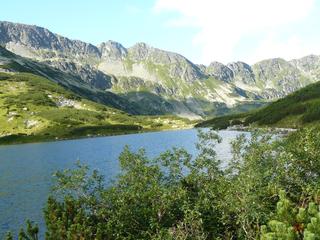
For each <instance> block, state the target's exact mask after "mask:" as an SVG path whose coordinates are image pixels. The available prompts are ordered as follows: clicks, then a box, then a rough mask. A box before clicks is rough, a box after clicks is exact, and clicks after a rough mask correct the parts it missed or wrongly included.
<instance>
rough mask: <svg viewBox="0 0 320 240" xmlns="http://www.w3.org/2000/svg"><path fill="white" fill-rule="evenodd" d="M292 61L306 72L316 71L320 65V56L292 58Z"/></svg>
mask: <svg viewBox="0 0 320 240" xmlns="http://www.w3.org/2000/svg"><path fill="white" fill-rule="evenodd" d="M290 62H291V63H292V64H293V65H295V66H296V67H297V68H299V69H300V70H302V71H304V72H314V71H316V70H318V69H319V67H320V56H318V55H308V56H305V57H303V58H300V59H294V60H291V61H290Z"/></svg>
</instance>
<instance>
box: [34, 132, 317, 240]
mask: <svg viewBox="0 0 320 240" xmlns="http://www.w3.org/2000/svg"><path fill="white" fill-rule="evenodd" d="M220 140H221V139H220V138H219V137H218V135H217V134H216V133H215V132H213V131H208V132H200V133H199V143H198V144H197V148H198V154H197V156H195V157H192V156H191V155H190V154H189V153H188V152H187V151H186V150H184V149H180V148H174V149H172V150H170V151H166V152H164V153H162V154H161V155H160V156H159V157H157V158H155V159H150V158H148V157H147V156H146V153H145V151H144V150H140V151H138V152H131V151H130V149H129V148H128V147H126V148H125V149H124V151H123V152H122V154H121V155H120V157H119V162H120V167H121V174H120V175H119V176H118V178H117V179H115V181H114V182H113V183H105V182H104V179H103V176H102V175H101V174H99V173H98V172H97V171H92V170H90V169H88V167H86V166H83V165H81V164H79V163H78V164H77V167H76V168H75V169H71V170H65V171H60V172H58V173H57V174H56V178H55V179H56V186H55V189H54V192H53V193H52V196H51V197H50V198H49V199H48V203H47V206H46V208H45V211H44V212H45V220H46V225H47V231H46V239H50V240H51V239H52V240H53V239H95V240H98V239H199V240H200V239H259V238H261V239H303V238H305V239H318V235H317V234H318V232H317V231H318V230H317V229H319V228H318V225H317V224H318V223H319V220H320V219H318V217H319V216H320V215H319V213H318V210H317V211H316V212H315V209H317V208H318V196H319V194H318V192H319V186H320V184H319V183H320V182H319V181H320V132H319V131H318V130H317V128H312V129H304V130H300V131H298V132H296V133H294V134H292V135H291V136H289V137H286V138H280V137H279V136H273V135H271V134H268V133H261V132H254V133H252V134H251V137H250V138H248V137H246V136H245V135H240V136H239V137H238V138H237V139H236V140H235V141H233V142H232V155H233V157H232V159H231V160H230V162H229V163H228V164H227V165H222V163H221V161H220V160H219V159H218V158H217V156H216V153H215V151H214V148H215V145H216V143H218V142H220ZM279 192H280V197H279ZM285 193H286V194H285ZM289 199H290V200H289ZM31 239H32V238H31Z"/></svg>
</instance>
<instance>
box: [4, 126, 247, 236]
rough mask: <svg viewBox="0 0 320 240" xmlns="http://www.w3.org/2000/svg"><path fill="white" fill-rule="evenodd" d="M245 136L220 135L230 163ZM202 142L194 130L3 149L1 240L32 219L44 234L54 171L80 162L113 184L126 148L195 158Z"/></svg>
mask: <svg viewBox="0 0 320 240" xmlns="http://www.w3.org/2000/svg"><path fill="white" fill-rule="evenodd" d="M241 133H243V132H237V131H219V135H220V136H221V137H222V139H223V141H222V143H220V144H219V145H217V147H216V151H217V154H218V156H219V158H220V159H221V160H223V161H224V162H225V163H226V162H227V161H228V159H229V158H230V156H231V153H230V141H231V140H233V139H235V137H236V136H237V135H239V134H241ZM196 142H197V130H195V129H188V130H178V131H163V132H150V133H142V134H131V135H121V136H112V137H99V138H87V139H78V140H68V141H58V142H46V143H33V144H23V145H10V146H0V239H2V238H3V236H4V234H5V233H6V232H7V231H8V230H9V229H11V230H13V231H14V233H17V231H18V230H19V229H20V227H21V226H24V223H25V220H26V219H28V218H29V219H31V220H33V221H35V222H37V223H39V225H40V228H41V230H42V234H43V231H44V227H43V226H44V222H43V215H42V208H43V207H44V205H45V203H46V200H47V197H48V194H49V192H50V187H51V184H52V173H53V172H55V171H57V170H61V169H65V168H72V167H74V164H75V162H76V161H77V160H80V161H81V162H82V163H85V164H87V165H89V166H90V167H91V168H94V169H98V170H99V171H100V172H101V173H103V174H104V175H105V177H106V180H111V179H114V178H115V176H117V174H118V173H119V164H118V156H119V154H120V153H121V151H122V150H123V147H124V146H125V145H129V146H130V148H131V150H134V151H136V150H138V149H139V148H145V149H146V152H147V155H148V156H150V157H155V156H157V155H158V154H159V153H161V152H163V151H165V150H168V149H171V148H172V147H184V148H186V149H187V150H188V151H189V153H191V154H193V155H194V154H196V148H195V143H196ZM42 236H43V235H42Z"/></svg>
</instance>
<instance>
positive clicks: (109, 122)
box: [0, 73, 192, 144]
mask: <svg viewBox="0 0 320 240" xmlns="http://www.w3.org/2000/svg"><path fill="white" fill-rule="evenodd" d="M191 126H192V122H191V121H189V120H186V119H182V118H179V117H174V116H139V115H130V114H127V113H125V112H122V111H120V110H117V109H114V108H111V107H107V106H105V105H102V104H98V103H95V102H92V101H89V100H86V99H83V98H81V97H79V96H78V95H76V94H74V93H73V92H71V91H69V90H66V89H65V88H63V87H61V86H60V85H58V84H56V83H54V82H52V81H50V80H48V79H45V78H43V77H40V76H37V75H34V74H31V73H14V74H12V73H10V74H9V73H0V144H11V143H25V142H39V141H48V140H54V139H69V138H78V137H85V136H101V135H115V134H124V133H132V132H140V131H151V130H164V129H179V128H187V127H191Z"/></svg>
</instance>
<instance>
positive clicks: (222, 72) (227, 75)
mask: <svg viewBox="0 0 320 240" xmlns="http://www.w3.org/2000/svg"><path fill="white" fill-rule="evenodd" d="M206 73H207V74H208V75H209V76H213V77H215V78H217V79H219V80H222V81H225V82H231V81H232V80H233V77H234V75H233V71H232V70H231V69H230V68H229V67H227V66H226V65H224V64H222V63H220V62H211V63H210V64H209V66H208V67H207V68H206Z"/></svg>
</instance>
